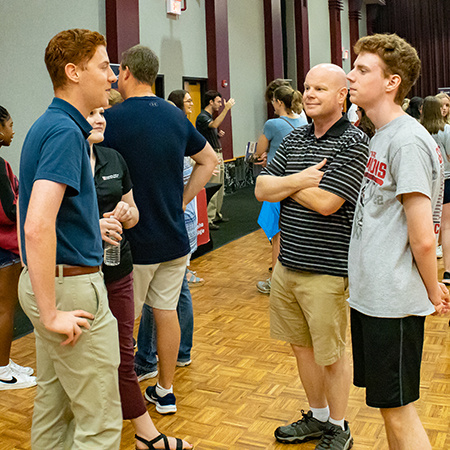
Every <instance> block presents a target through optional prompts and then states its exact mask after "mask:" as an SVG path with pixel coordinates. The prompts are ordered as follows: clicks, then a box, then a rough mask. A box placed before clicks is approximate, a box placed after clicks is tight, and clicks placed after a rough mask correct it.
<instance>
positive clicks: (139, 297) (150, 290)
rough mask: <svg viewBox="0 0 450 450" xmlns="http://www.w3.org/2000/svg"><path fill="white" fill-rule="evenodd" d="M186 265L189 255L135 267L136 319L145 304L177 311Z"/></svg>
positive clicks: (135, 265)
mask: <svg viewBox="0 0 450 450" xmlns="http://www.w3.org/2000/svg"><path fill="white" fill-rule="evenodd" d="M186 263H187V255H186V256H182V257H181V258H177V259H173V260H172V261H166V262H163V263H158V264H134V265H133V279H134V283H133V289H134V317H135V318H138V317H139V315H140V314H141V312H142V307H143V306H144V303H147V305H149V306H151V307H152V308H156V309H163V310H168V311H171V310H176V309H177V305H178V299H179V297H180V291H181V284H182V283H183V277H184V274H185V272H186Z"/></svg>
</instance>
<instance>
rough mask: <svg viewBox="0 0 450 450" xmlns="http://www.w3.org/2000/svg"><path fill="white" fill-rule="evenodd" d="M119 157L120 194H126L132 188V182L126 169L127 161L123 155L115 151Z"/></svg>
mask: <svg viewBox="0 0 450 450" xmlns="http://www.w3.org/2000/svg"><path fill="white" fill-rule="evenodd" d="M115 152H116V154H117V157H118V158H119V162H120V165H121V166H122V174H123V175H122V195H125V194H128V192H130V191H131V189H133V182H132V181H131V176H130V171H129V170H128V166H127V163H126V162H125V160H124V159H123V156H122V155H121V154H120V153H119V152H118V151H115Z"/></svg>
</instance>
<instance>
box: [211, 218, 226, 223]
mask: <svg viewBox="0 0 450 450" xmlns="http://www.w3.org/2000/svg"><path fill="white" fill-rule="evenodd" d="M229 221H230V219H229V218H228V217H222V218H220V219H214V220H213V222H214V223H227V222H229Z"/></svg>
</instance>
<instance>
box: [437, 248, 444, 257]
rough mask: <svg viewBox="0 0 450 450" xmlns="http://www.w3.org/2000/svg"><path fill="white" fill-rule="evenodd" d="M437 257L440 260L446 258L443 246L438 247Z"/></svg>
mask: <svg viewBox="0 0 450 450" xmlns="http://www.w3.org/2000/svg"><path fill="white" fill-rule="evenodd" d="M436 256H437V258H438V259H441V258H442V257H443V256H444V253H443V252H442V245H438V246H437V247H436Z"/></svg>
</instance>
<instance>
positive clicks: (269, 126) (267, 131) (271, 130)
mask: <svg viewBox="0 0 450 450" xmlns="http://www.w3.org/2000/svg"><path fill="white" fill-rule="evenodd" d="M275 131H276V128H275V124H274V123H273V119H271V120H268V121H267V122H266V123H265V124H264V128H263V134H264V136H265V137H266V138H267V140H268V141H271V140H272V139H273V137H274V136H275Z"/></svg>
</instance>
